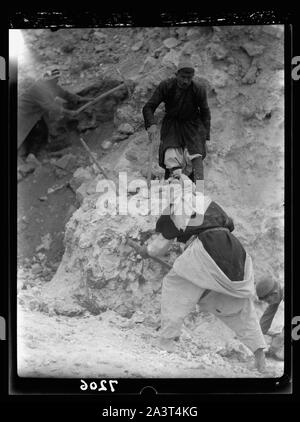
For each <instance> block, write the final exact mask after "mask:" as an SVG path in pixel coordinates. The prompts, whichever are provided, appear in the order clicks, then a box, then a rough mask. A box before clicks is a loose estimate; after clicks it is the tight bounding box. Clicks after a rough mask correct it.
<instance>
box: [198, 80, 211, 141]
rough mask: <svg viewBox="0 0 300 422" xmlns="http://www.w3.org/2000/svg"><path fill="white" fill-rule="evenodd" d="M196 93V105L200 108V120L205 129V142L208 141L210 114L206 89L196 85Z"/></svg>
mask: <svg viewBox="0 0 300 422" xmlns="http://www.w3.org/2000/svg"><path fill="white" fill-rule="evenodd" d="M196 92H197V94H196V98H197V105H198V107H199V108H200V113H201V120H202V122H203V125H204V127H205V129H206V140H207V141H208V140H209V139H210V120H211V114H210V109H209V106H208V102H207V93H206V88H205V87H204V86H203V85H198V86H197V91H196Z"/></svg>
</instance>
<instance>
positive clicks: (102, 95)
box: [74, 82, 129, 115]
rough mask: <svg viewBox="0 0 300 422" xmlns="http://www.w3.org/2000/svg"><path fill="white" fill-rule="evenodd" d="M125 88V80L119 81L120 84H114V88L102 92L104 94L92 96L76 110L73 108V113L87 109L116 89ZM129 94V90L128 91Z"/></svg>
mask: <svg viewBox="0 0 300 422" xmlns="http://www.w3.org/2000/svg"><path fill="white" fill-rule="evenodd" d="M124 87H125V88H127V90H128V86H127V84H126V83H125V82H123V83H121V84H120V85H118V86H116V87H115V88H112V89H110V90H109V91H107V92H104V94H101V95H98V97H96V98H94V99H93V100H92V101H89V102H88V103H86V104H84V105H83V106H82V107H80V108H78V109H77V110H74V112H75V113H76V114H75V113H74V115H78V114H79V113H81V112H82V111H84V110H85V109H87V108H88V107H90V106H91V105H93V104H96V103H97V102H98V101H100V100H102V99H103V98H105V97H107V96H108V95H111V94H112V93H114V92H116V91H118V90H119V89H121V88H124ZM128 94H129V91H128Z"/></svg>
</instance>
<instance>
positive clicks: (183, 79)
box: [143, 53, 211, 182]
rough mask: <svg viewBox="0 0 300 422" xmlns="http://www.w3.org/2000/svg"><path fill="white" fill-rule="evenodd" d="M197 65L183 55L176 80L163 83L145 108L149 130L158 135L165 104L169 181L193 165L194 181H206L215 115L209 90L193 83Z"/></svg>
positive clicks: (164, 158)
mask: <svg viewBox="0 0 300 422" xmlns="http://www.w3.org/2000/svg"><path fill="white" fill-rule="evenodd" d="M194 75H195V69H194V65H193V63H192V61H191V58H190V55H189V54H184V53H183V54H182V55H181V57H180V59H179V63H178V66H177V72H176V74H175V77H173V78H170V79H167V80H164V81H162V82H161V83H160V84H159V85H158V87H157V88H156V90H155V91H154V93H153V95H152V97H151V98H150V99H149V100H148V102H147V103H146V104H145V106H144V107H143V116H144V121H145V128H146V130H147V131H148V133H149V134H154V135H155V134H156V133H157V132H158V126H157V124H156V123H155V119H154V112H155V110H156V109H157V107H158V106H159V105H160V104H161V103H162V102H163V103H164V104H165V116H164V118H163V121H162V125H161V131H160V147H159V165H160V167H162V168H164V169H165V179H167V178H168V177H169V176H170V174H171V173H172V172H173V171H174V170H176V169H182V170H185V168H186V167H188V166H189V165H190V164H191V167H192V172H191V173H190V175H189V176H190V177H191V179H192V180H193V181H194V182H196V180H204V170H203V160H204V158H205V156H206V142H207V141H209V139H210V120H211V114H210V109H209V106H208V103H207V93H206V87H205V86H204V85H203V84H201V83H199V82H196V81H194V80H193V78H194Z"/></svg>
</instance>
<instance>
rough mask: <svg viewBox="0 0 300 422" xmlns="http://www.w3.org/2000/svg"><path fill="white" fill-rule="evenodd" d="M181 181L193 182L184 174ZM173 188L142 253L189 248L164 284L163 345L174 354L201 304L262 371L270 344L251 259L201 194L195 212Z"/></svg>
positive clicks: (229, 222) (227, 222)
mask: <svg viewBox="0 0 300 422" xmlns="http://www.w3.org/2000/svg"><path fill="white" fill-rule="evenodd" d="M169 180H171V179H169ZM180 180H181V181H183V182H185V183H186V182H188V181H189V179H188V177H187V176H185V175H181V176H180ZM189 182H190V183H192V182H191V181H189ZM172 189H174V195H173V198H174V199H173V200H172V201H171V203H170V205H169V206H168V207H167V208H166V209H165V210H164V212H163V214H162V215H161V216H160V217H159V219H158V220H157V223H156V232H158V233H159V234H158V235H157V237H156V238H154V239H152V240H151V242H150V243H149V244H148V245H147V246H146V245H144V246H142V247H141V249H140V251H139V253H140V255H141V256H143V257H147V256H153V257H154V256H158V255H164V254H165V253H166V252H167V251H168V248H169V246H170V244H171V242H172V241H174V240H176V241H178V242H182V243H185V244H186V248H185V250H184V252H183V253H182V254H181V255H180V256H179V257H178V258H177V259H176V260H175V262H174V264H173V267H172V269H171V270H170V271H169V273H168V274H167V275H166V276H165V277H164V279H163V283H162V298H161V330H160V341H159V346H160V347H161V348H163V349H165V350H168V351H173V350H174V348H175V341H176V339H178V338H179V336H180V333H181V327H182V324H183V321H184V318H185V317H186V316H187V315H188V314H189V313H190V312H192V311H193V310H194V309H195V306H196V305H197V304H199V306H200V310H205V311H208V312H211V313H213V314H214V315H215V316H217V317H218V318H219V319H221V321H222V322H224V323H225V324H226V325H227V326H228V327H229V328H231V329H232V330H233V331H234V332H235V333H236V335H237V337H238V338H239V339H240V340H241V341H242V342H243V343H244V344H245V345H246V346H247V347H248V348H249V349H250V350H251V351H252V352H253V354H254V356H255V365H256V367H257V369H258V370H259V371H261V372H264V370H265V354H264V349H265V348H266V347H267V344H266V342H265V339H264V336H263V333H262V331H261V328H260V325H259V320H258V316H257V314H256V310H255V307H254V298H255V297H256V295H255V286H254V275H253V266H252V260H251V257H250V256H249V255H248V254H247V252H246V251H245V249H244V248H243V246H242V244H241V243H240V241H239V240H238V239H237V238H236V237H235V236H234V235H233V234H232V232H233V230H234V224H233V221H232V219H231V218H230V217H229V216H228V215H227V214H226V213H225V211H224V210H223V209H222V208H221V207H220V206H219V205H218V204H217V203H216V202H214V201H212V200H211V199H210V198H209V197H208V196H204V195H203V193H202V192H199V191H197V190H196V189H194V194H195V196H196V197H198V204H200V205H201V203H202V205H201V208H202V209H201V208H200V207H198V208H196V210H195V207H194V206H193V205H191V204H192V202H191V204H190V206H185V203H184V202H185V201H186V199H185V198H184V195H183V194H182V193H181V190H180V186H179V187H178V189H176V186H175V187H172ZM199 200H200V202H199ZM194 203H195V202H194ZM182 205H183V206H182ZM183 208H184V210H185V211H184V212H183Z"/></svg>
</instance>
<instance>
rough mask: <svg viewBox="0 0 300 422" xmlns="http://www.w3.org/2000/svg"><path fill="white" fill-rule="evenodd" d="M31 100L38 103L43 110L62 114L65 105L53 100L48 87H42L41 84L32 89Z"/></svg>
mask: <svg viewBox="0 0 300 422" xmlns="http://www.w3.org/2000/svg"><path fill="white" fill-rule="evenodd" d="M30 100H31V102H32V103H35V104H37V105H38V106H39V107H40V108H41V109H42V110H43V112H48V113H57V114H61V113H62V112H63V111H64V107H63V105H62V103H61V102H58V101H53V97H52V96H51V95H49V92H48V91H47V90H46V89H41V88H40V86H39V85H36V86H33V87H32V89H31V91H30Z"/></svg>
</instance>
